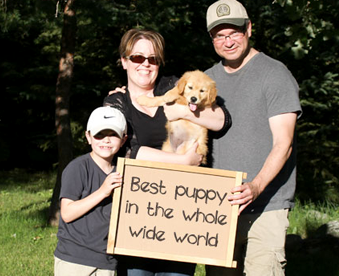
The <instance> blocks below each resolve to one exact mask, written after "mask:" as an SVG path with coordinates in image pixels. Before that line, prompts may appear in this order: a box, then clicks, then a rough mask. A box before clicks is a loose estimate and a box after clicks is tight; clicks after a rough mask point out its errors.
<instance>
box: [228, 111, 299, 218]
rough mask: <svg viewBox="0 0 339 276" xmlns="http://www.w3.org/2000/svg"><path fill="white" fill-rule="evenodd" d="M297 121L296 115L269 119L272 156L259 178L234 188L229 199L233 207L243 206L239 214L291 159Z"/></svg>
mask: <svg viewBox="0 0 339 276" xmlns="http://www.w3.org/2000/svg"><path fill="white" fill-rule="evenodd" d="M296 120H297V114H296V113H285V114H280V115H277V116H274V117H271V118H270V119H269V124H270V128H271V131H272V136H273V146H272V150H271V152H270V154H269V155H268V156H267V158H266V161H265V163H264V165H263V167H262V168H261V170H260V172H259V173H258V174H257V176H256V177H255V178H254V179H253V180H252V181H251V182H247V183H244V184H243V185H241V186H237V187H235V188H233V189H232V191H231V192H232V195H230V196H229V197H228V200H229V201H230V203H231V204H232V205H236V204H239V205H241V206H240V209H239V214H240V213H241V212H242V211H243V210H244V209H245V208H246V207H247V206H248V205H249V204H250V203H251V202H253V201H254V200H256V199H257V198H258V196H259V195H260V194H261V193H262V192H263V191H264V190H265V188H266V187H267V185H269V184H270V183H271V181H272V180H273V179H274V178H275V177H276V176H277V174H278V173H279V172H280V170H281V169H282V168H283V166H284V165H285V163H286V161H287V159H288V158H289V157H290V155H291V152H292V147H293V145H292V144H293V135H294V129H295V124H296Z"/></svg>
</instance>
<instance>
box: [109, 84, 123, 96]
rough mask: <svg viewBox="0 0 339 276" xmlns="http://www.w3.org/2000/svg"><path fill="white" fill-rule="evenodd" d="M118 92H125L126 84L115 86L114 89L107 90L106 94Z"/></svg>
mask: <svg viewBox="0 0 339 276" xmlns="http://www.w3.org/2000/svg"><path fill="white" fill-rule="evenodd" d="M118 92H121V93H126V86H122V87H116V88H115V89H114V90H111V91H109V92H108V95H112V94H114V93H118Z"/></svg>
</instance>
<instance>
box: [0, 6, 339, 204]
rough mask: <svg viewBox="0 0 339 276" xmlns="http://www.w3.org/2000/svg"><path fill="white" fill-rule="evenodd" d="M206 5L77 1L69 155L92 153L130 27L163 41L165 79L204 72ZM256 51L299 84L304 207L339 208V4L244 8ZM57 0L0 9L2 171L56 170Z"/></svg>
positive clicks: (209, 54) (117, 82) (208, 55)
mask: <svg viewBox="0 0 339 276" xmlns="http://www.w3.org/2000/svg"><path fill="white" fill-rule="evenodd" d="M213 2H214V1H204V0H163V1H158V0H118V1H111V0H95V1H94V0H82V1H77V2H76V10H77V22H78V27H77V45H76V53H75V59H74V60H75V68H74V79H73V88H72V95H71V108H70V109H71V121H72V123H71V127H72V133H73V142H74V154H75V156H76V155H79V154H83V153H84V152H85V151H87V150H88V147H87V145H86V142H85V139H84V135H83V133H84V127H85V124H86V121H87V118H88V115H89V113H90V111H91V110H93V109H94V108H95V107H97V106H99V105H101V104H102V100H103V98H104V97H105V96H106V95H107V93H108V91H109V90H111V89H112V88H115V87H116V86H121V85H124V84H125V83H126V77H125V72H124V71H123V70H122V68H121V67H120V66H119V54H118V45H119V42H120V38H121V36H122V34H123V33H124V32H125V31H126V30H128V29H130V28H132V27H138V26H143V27H148V28H153V29H155V30H157V31H159V32H160V33H161V34H162V35H163V36H164V37H165V40H166V66H165V67H164V68H163V69H162V70H163V73H164V74H175V75H177V76H180V75H181V74H182V73H183V72H185V71H187V70H192V69H200V70H205V69H207V68H209V67H210V66H211V65H212V64H213V63H215V62H217V61H218V60H219V58H218V57H217V56H216V54H215V53H214V50H213V47H212V44H211V41H210V38H209V35H208V34H207V31H206V26H205V13H206V10H207V7H208V6H209V5H210V4H212V3H213ZM242 2H243V3H244V5H245V6H246V7H247V10H248V13H249V15H250V17H251V19H252V21H253V37H252V43H253V44H254V45H255V48H257V49H258V50H260V51H263V52H265V53H266V54H268V55H270V56H272V57H274V58H277V59H278V60H280V61H282V62H283V63H285V64H286V65H287V66H288V68H289V69H290V70H291V71H292V73H293V75H294V76H295V77H296V79H297V81H298V83H299V85H300V97H301V102H302V106H303V111H304V114H303V116H302V118H301V119H300V120H299V121H298V153H299V155H298V163H299V164H298V190H297V194H298V197H299V198H300V199H301V200H309V199H312V200H314V201H318V200H328V201H334V202H339V182H338V175H339V174H338V168H339V133H338V125H339V124H338V123H339V114H338V113H339V112H338V110H339V80H338V73H339V70H338V69H339V62H338V61H339V57H338V53H339V22H338V11H339V2H338V1H336V0H317V1H304V0H289V1H287V0H275V1H272V0H260V1H259V0H244V1H242ZM62 5H63V3H62V1H61V2H59V1H46V0H43V1H36V0H17V1H1V3H0V26H1V31H0V44H1V48H2V50H1V58H0V80H1V81H0V88H1V101H0V133H1V135H0V165H1V169H2V170H7V169H13V168H27V169H34V170H36V169H38V170H49V169H53V168H54V167H55V166H56V165H57V161H58V156H57V149H56V134H55V127H54V114H55V103H54V101H55V86H56V78H57V75H58V62H59V52H60V39H61V30H62V18H63V14H62V10H63V9H62Z"/></svg>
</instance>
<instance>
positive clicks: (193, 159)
mask: <svg viewBox="0 0 339 276" xmlns="http://www.w3.org/2000/svg"><path fill="white" fill-rule="evenodd" d="M198 146H199V144H198V142H195V143H194V144H193V145H192V147H190V148H189V149H188V151H187V152H186V153H185V154H184V159H185V162H184V163H185V164H187V165H191V166H199V165H200V164H201V162H202V157H203V156H202V155H201V154H198V153H197V148H198Z"/></svg>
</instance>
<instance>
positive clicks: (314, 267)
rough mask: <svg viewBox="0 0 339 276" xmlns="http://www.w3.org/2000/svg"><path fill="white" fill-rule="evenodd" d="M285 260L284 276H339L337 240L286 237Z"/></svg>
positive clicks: (327, 237)
mask: <svg viewBox="0 0 339 276" xmlns="http://www.w3.org/2000/svg"><path fill="white" fill-rule="evenodd" d="M286 258H287V267H286V276H320V275H321V276H322V275H324V276H325V275H326V276H339V238H337V237H334V236H331V235H324V236H321V237H320V236H318V237H312V238H307V239H302V238H301V237H300V236H298V235H288V236H287V239H286Z"/></svg>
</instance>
